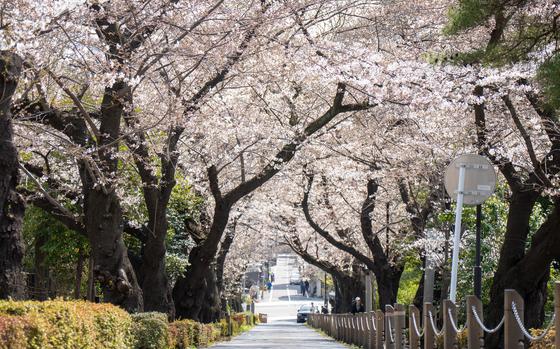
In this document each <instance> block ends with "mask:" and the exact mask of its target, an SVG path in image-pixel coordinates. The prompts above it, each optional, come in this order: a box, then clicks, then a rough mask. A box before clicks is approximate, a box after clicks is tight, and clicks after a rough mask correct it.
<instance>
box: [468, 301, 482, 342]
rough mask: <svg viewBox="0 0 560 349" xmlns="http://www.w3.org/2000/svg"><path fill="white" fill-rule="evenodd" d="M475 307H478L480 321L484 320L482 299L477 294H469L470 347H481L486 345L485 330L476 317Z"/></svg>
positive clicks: (477, 312)
mask: <svg viewBox="0 0 560 349" xmlns="http://www.w3.org/2000/svg"><path fill="white" fill-rule="evenodd" d="M473 307H474V308H475V309H476V314H477V315H478V317H480V321H484V318H483V316H482V301H481V300H480V299H478V297H477V296H467V328H468V329H469V330H468V331H469V333H468V335H469V336H468V349H480V348H482V347H483V346H484V332H483V331H482V327H480V325H479V324H478V322H477V321H476V319H475V317H474V313H473V310H472V309H473Z"/></svg>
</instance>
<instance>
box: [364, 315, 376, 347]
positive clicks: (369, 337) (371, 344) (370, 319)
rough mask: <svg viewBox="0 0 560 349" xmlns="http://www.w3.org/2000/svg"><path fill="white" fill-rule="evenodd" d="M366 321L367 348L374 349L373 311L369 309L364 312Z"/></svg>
mask: <svg viewBox="0 0 560 349" xmlns="http://www.w3.org/2000/svg"><path fill="white" fill-rule="evenodd" d="M366 322H367V346H366V348H367V349H374V348H375V347H374V345H375V340H374V338H375V330H374V329H373V326H374V322H375V312H374V311H369V312H367V313H366Z"/></svg>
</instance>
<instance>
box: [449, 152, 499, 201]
mask: <svg viewBox="0 0 560 349" xmlns="http://www.w3.org/2000/svg"><path fill="white" fill-rule="evenodd" d="M463 166H464V167H465V190H464V191H463V194H464V196H463V200H464V201H463V203H464V204H465V205H479V204H481V203H483V202H484V201H486V199H488V198H489V197H490V196H491V195H492V193H493V192H494V189H495V188H496V172H494V167H493V166H492V164H491V163H490V161H489V160H488V159H487V158H485V157H484V156H480V155H476V154H463V155H460V156H459V157H457V158H455V159H454V160H453V161H452V162H451V163H450V164H449V166H447V169H446V170H445V190H447V194H449V196H450V197H451V198H452V199H453V200H457V188H458V187H459V171H460V168H461V167H463Z"/></svg>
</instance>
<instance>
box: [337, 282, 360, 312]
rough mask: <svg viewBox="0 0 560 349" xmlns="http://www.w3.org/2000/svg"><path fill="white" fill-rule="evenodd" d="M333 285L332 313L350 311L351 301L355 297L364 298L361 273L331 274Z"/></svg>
mask: <svg viewBox="0 0 560 349" xmlns="http://www.w3.org/2000/svg"><path fill="white" fill-rule="evenodd" d="M332 277H333V280H334V286H335V298H334V309H333V313H337V314H342V313H349V312H351V311H352V302H353V301H354V299H355V298H356V297H360V298H361V299H365V289H366V286H365V284H364V279H363V275H355V274H352V275H343V274H333V275H332Z"/></svg>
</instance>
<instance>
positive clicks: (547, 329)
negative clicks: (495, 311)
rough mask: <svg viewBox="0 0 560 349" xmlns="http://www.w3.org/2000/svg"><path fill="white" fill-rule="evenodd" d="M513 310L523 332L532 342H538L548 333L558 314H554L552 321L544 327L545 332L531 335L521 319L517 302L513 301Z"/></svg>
mask: <svg viewBox="0 0 560 349" xmlns="http://www.w3.org/2000/svg"><path fill="white" fill-rule="evenodd" d="M511 310H512V311H513V316H514V317H515V320H516V321H517V325H519V328H520V329H521V332H523V334H524V335H525V337H527V338H528V339H529V340H530V341H531V342H537V341H540V340H541V339H543V338H544V337H545V336H546V335H547V334H548V332H549V331H550V329H551V328H552V324H554V319H555V318H556V314H554V315H552V319H550V323H549V324H548V326H547V327H546V328H545V329H544V331H543V333H541V334H540V335H538V336H536V337H533V336H531V334H530V333H529V331H527V329H526V328H525V326H523V322H522V321H521V317H520V316H519V313H518V312H517V306H516V305H515V302H511Z"/></svg>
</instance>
